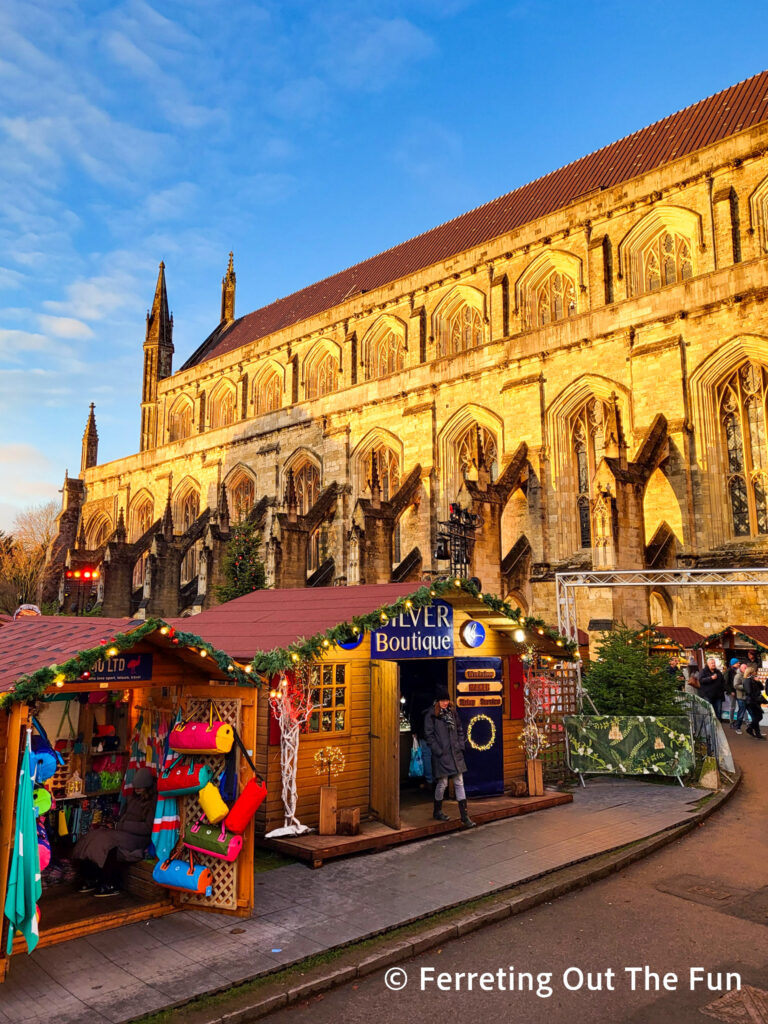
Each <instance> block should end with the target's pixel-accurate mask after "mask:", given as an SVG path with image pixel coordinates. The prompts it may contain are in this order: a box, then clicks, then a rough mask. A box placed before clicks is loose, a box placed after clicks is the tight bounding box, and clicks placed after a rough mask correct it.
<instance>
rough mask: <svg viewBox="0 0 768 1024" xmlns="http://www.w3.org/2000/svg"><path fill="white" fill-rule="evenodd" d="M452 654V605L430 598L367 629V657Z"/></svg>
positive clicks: (391, 658) (383, 658) (390, 658)
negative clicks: (422, 603) (424, 605)
mask: <svg viewBox="0 0 768 1024" xmlns="http://www.w3.org/2000/svg"><path fill="white" fill-rule="evenodd" d="M452 656H453V607H452V606H451V605H450V604H448V603H447V602H446V601H433V602H432V604H430V605H428V606H427V607H426V608H411V609H409V610H408V611H404V612H402V614H400V615H397V616H395V618H394V619H390V620H389V622H388V623H387V624H386V625H385V626H382V627H381V629H375V630H373V631H372V632H371V657H372V658H375V659H377V660H380V661H401V660H404V659H406V658H451V657H452Z"/></svg>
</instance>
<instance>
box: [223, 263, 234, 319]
mask: <svg viewBox="0 0 768 1024" xmlns="http://www.w3.org/2000/svg"><path fill="white" fill-rule="evenodd" d="M236 284H237V277H236V276H235V263H234V256H233V255H232V253H230V254H229V265H228V266H227V272H226V274H225V275H224V277H223V278H222V279H221V322H222V323H223V324H231V323H232V321H233V320H234V319H235V285H236Z"/></svg>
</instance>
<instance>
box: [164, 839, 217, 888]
mask: <svg viewBox="0 0 768 1024" xmlns="http://www.w3.org/2000/svg"><path fill="white" fill-rule="evenodd" d="M152 878H153V880H154V881H155V882H157V884H158V885H163V886H165V888H166V889H176V890H177V891H180V892H194V893H197V894H198V896H212V895H213V875H212V874H211V869H210V868H206V867H203V865H202V864H195V861H194V858H193V855H192V851H191V850H189V860H173V859H172V858H170V857H169V859H168V860H166V861H162V862H161V861H158V862H157V864H155V867H154V869H153V871H152Z"/></svg>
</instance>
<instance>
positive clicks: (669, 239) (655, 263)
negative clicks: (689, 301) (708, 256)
mask: <svg viewBox="0 0 768 1024" xmlns="http://www.w3.org/2000/svg"><path fill="white" fill-rule="evenodd" d="M641 259H642V267H643V283H644V289H645V291H647V292H655V291H656V290H657V289H658V288H661V286H662V284H664V285H667V284H675V283H676V282H677V281H687V280H688V279H689V278H690V277H691V276H692V275H693V264H692V262H691V249H690V245H689V243H688V242H687V240H686V239H685V238H683V237H682V236H681V235H676V234H673V233H672V232H671V231H661V232H660V233H659V234H658V235H656V237H655V238H654V239H653V241H652V242H650V243H649V244H648V245H647V246H646V248H645V250H644V251H643V253H642V255H641Z"/></svg>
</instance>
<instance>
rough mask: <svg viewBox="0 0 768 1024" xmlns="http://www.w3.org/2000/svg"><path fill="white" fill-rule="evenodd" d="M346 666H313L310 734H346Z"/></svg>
mask: <svg viewBox="0 0 768 1024" xmlns="http://www.w3.org/2000/svg"><path fill="white" fill-rule="evenodd" d="M346 668H347V666H346V665H313V666H312V668H311V669H310V676H309V685H310V687H311V689H312V707H313V708H315V709H316V710H314V711H313V712H312V714H311V715H310V718H309V729H308V731H309V732H310V733H326V732H344V731H345V730H346V728H347V724H348V721H347V715H348V714H349V706H348V704H347V676H346Z"/></svg>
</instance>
